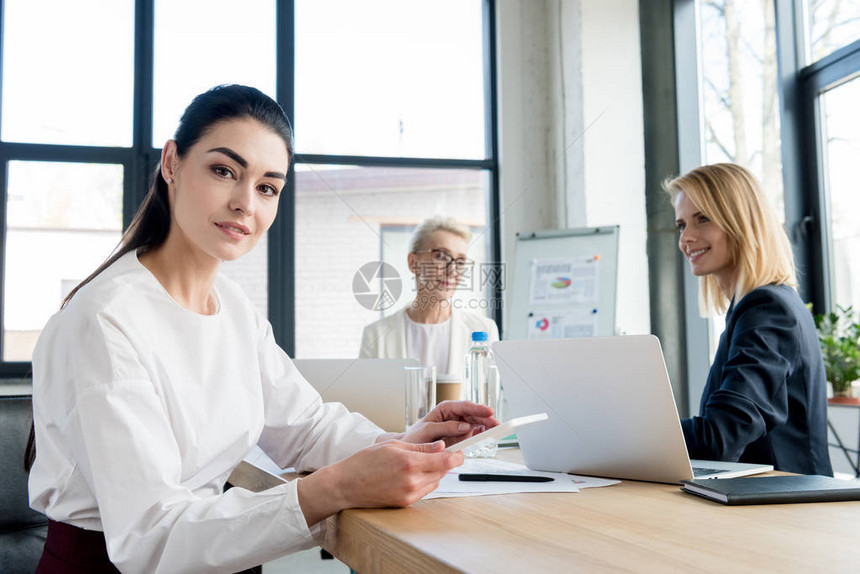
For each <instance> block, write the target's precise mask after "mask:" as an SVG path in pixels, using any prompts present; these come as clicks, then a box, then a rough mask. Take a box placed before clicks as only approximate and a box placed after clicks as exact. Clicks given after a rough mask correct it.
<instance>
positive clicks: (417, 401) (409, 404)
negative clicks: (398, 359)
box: [405, 367, 436, 430]
mask: <svg viewBox="0 0 860 574" xmlns="http://www.w3.org/2000/svg"><path fill="white" fill-rule="evenodd" d="M405 370H406V429H407V430H408V429H409V427H411V426H412V425H414V424H415V423H417V422H418V421H420V420H421V419H423V418H424V417H425V416H426V415H427V413H429V412H430V411H431V410H432V409H433V407H435V406H436V367H405Z"/></svg>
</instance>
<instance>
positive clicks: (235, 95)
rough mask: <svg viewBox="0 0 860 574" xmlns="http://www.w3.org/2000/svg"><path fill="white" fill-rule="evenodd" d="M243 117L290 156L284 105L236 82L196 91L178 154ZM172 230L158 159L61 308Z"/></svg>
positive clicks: (29, 455)
mask: <svg viewBox="0 0 860 574" xmlns="http://www.w3.org/2000/svg"><path fill="white" fill-rule="evenodd" d="M241 119H252V120H256V121H258V122H260V123H261V124H263V125H264V126H266V127H267V128H268V129H270V130H271V131H272V132H273V133H275V134H277V135H278V136H280V137H281V139H282V140H283V141H284V144H285V145H286V146H287V155H288V156H289V158H290V161H292V159H293V130H292V127H290V120H289V119H288V118H287V115H286V114H285V113H284V110H283V109H282V108H281V106H280V105H278V103H277V102H276V101H275V100H273V99H272V98H270V97H269V96H267V95H266V94H264V93H263V92H261V91H260V90H258V89H256V88H251V87H248V86H240V85H236V84H228V85H222V86H216V87H214V88H212V89H210V90H208V91H206V92H204V93H202V94H200V95H199V96H197V97H195V98H194V99H193V100H192V101H191V104H189V105H188V107H187V108H185V112H183V114H182V118H181V119H180V120H179V127H178V128H176V133H175V134H174V136H173V139H174V140H175V141H176V153H177V155H178V156H179V157H180V158H182V157H183V156H184V155H185V154H186V153H187V152H188V150H189V149H190V148H191V147H192V146H193V145H194V144H195V143H197V142H198V141H199V140H200V138H202V137H203V136H205V135H206V134H208V133H209V132H210V131H211V130H212V129H214V128H215V126H217V125H218V124H220V123H222V122H227V121H230V120H241ZM286 167H289V166H286ZM169 231H170V203H169V201H168V196H167V182H166V181H164V177H163V176H162V175H161V165H159V166H157V167H156V168H155V171H153V173H152V175H151V176H150V183H149V191H148V192H147V194H146V197H144V199H143V203H141V205H140V208H139V209H138V210H137V213H136V214H135V215H134V218H133V219H132V220H131V224H130V225H129V226H128V229H126V230H125V232H124V233H123V234H122V238H121V239H120V242H119V247H118V248H117V250H116V251H115V252H114V253H113V255H111V256H110V257H109V258H108V259H107V260H106V261H105V262H104V263H102V264H101V265H99V267H98V268H97V269H96V270H95V271H93V272H92V273H91V274H90V275H89V277H87V278H86V279H84V280H83V281H81V282H80V283H78V285H77V286H75V288H74V289H72V290H71V291H70V292H69V294H68V295H67V296H66V298H65V299H63V303H62V305H61V306H60V308H63V307H65V306H66V305H67V304H68V303H69V301H71V300H72V297H74V296H75V294H76V293H77V292H78V291H79V290H80V289H81V288H82V287H84V286H85V285H86V284H87V283H89V282H90V281H92V280H93V279H95V278H96V277H98V275H99V274H100V273H101V272H102V271H104V270H105V269H107V268H108V267H110V266H111V265H113V264H114V263H115V262H116V261H117V260H118V259H119V258H120V257H122V256H123V255H125V254H126V253H128V252H129V251H133V250H135V251H137V252H139V253H144V252H146V251H148V250H150V249H155V248H156V247H159V246H160V245H161V244H163V243H164V241H165V240H166V239H167V234H168V232H169ZM35 459H36V435H35V428H34V426H32V425H31V427H30V437H29V439H28V440H27V449H26V452H25V453H24V468H25V469H26V470H27V471H28V472H29V471H30V468H32V466H33V461H35Z"/></svg>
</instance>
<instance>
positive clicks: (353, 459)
mask: <svg viewBox="0 0 860 574" xmlns="http://www.w3.org/2000/svg"><path fill="white" fill-rule="evenodd" d="M291 157H292V134H291V130H290V127H289V122H288V120H287V118H286V116H284V114H283V111H282V110H281V108H280V107H279V106H278V104H277V103H275V102H274V101H273V100H271V99H270V98H269V97H268V96H265V95H264V94H262V93H261V92H259V91H258V90H255V89H253V88H248V87H245V86H221V87H218V88H213V89H212V90H210V91H208V92H206V93H204V94H201V95H200V96H198V97H197V98H195V99H194V101H193V102H192V103H191V105H189V107H188V108H187V109H186V111H185V113H184V115H183V116H182V119H181V122H180V125H179V128H178V129H177V131H176V135H175V136H174V139H172V140H170V141H168V142H167V143H166V144H165V146H164V149H163V151H162V155H161V163H160V165H159V168H158V170H157V171H156V173H155V174H154V177H153V184H152V187H151V189H150V192H149V194H148V195H147V197H146V198H145V200H144V202H143V205H142V206H141V208H140V210H139V211H138V214H137V215H136V216H135V219H134V221H133V222H132V224H131V225H130V227H129V229H128V230H127V231H126V233H125V235H124V236H123V240H122V242H121V245H120V248H119V250H118V251H117V253H116V254H114V255H113V256H112V257H111V258H110V259H108V261H106V262H105V264H104V265H102V266H101V267H100V268H99V269H97V270H96V271H95V272H94V273H93V275H91V276H90V277H89V278H87V279H86V280H84V281H83V282H82V283H81V285H79V286H78V287H77V288H76V289H75V290H74V291H73V292H72V293H71V294H70V295H69V297H68V298H67V300H66V301H65V302H64V305H63V308H62V310H61V311H60V312H58V313H57V314H56V315H55V316H54V317H53V318H52V319H51V320H50V321H49V323H48V325H47V326H46V327H45V329H44V331H43V333H42V336H41V337H40V339H39V342H38V345H37V347H36V350H35V351H34V355H33V405H34V427H35V447H36V452H35V460H34V461H33V466H32V470H31V474H30V501H31V505H32V507H33V508H35V509H37V510H40V511H42V512H44V513H45V514H47V516H48V517H49V518H50V523H49V530H48V540H47V542H46V545H45V551H44V553H43V556H42V560H41V562H40V565H39V570H38V572H51V573H67V572H84V571H86V572H117V571H118V570H119V571H123V572H141V573H143V572H146V573H152V572H195V573H201V572H236V571H240V570H243V569H247V568H249V567H251V566H253V565H254V564H259V563H261V562H266V561H269V560H272V559H274V558H276V557H278V556H282V555H285V554H288V553H290V552H294V551H296V550H300V549H304V548H308V547H312V546H314V545H316V544H317V543H318V542H319V540H320V538H319V536H320V534H321V531H322V528H323V526H324V519H325V518H326V517H327V516H330V515H332V514H334V513H336V512H338V511H340V510H341V509H344V508H350V507H372V506H406V505H409V504H411V503H412V502H414V501H416V500H418V499H420V498H421V497H422V496H424V495H425V494H427V493H428V492H430V491H432V490H433V489H434V488H435V487H436V486H437V484H438V481H439V480H440V478H441V477H442V476H444V474H445V473H446V472H447V471H448V470H450V469H451V468H453V467H455V466H457V465H459V464H461V463H462V461H463V458H462V454H460V453H456V454H455V453H447V452H444V451H443V449H444V445H445V443H446V442H448V443H451V442H456V441H458V440H462V438H464V437H466V436H470V435H471V434H472V433H474V432H475V431H477V430H480V429H481V428H482V427H489V426H493V425H495V424H497V421H496V420H495V419H493V418H492V413H491V411H490V410H489V409H487V408H484V407H480V406H478V405H474V404H472V403H465V402H456V403H446V404H445V405H440V407H439V408H437V409H435V410H434V411H432V412H431V413H430V414H429V415H428V416H427V417H426V418H425V420H424V422H423V423H422V424H420V425H416V427H413V428H412V429H410V431H409V433H407V434H406V435H389V434H384V433H383V431H382V430H381V429H379V428H378V427H376V426H375V425H373V424H372V423H371V422H369V421H368V420H367V419H365V418H364V417H362V416H361V415H358V414H354V413H349V412H347V411H346V410H345V409H344V408H343V407H342V406H341V405H339V404H325V403H323V402H322V400H321V399H320V396H319V395H318V394H317V393H316V391H314V389H313V388H312V387H311V386H310V385H309V384H308V383H307V382H306V381H305V380H304V379H303V378H302V376H301V375H300V374H299V373H298V372H297V371H296V369H295V367H294V366H293V364H292V362H291V361H290V359H289V357H287V355H286V354H285V353H284V352H283V351H282V350H281V349H280V348H279V347H278V345H277V344H276V343H275V340H274V337H273V336H272V330H271V326H270V325H269V323H268V321H266V319H265V317H263V316H262V315H261V314H260V313H259V312H258V311H256V309H255V308H254V306H253V305H252V304H251V303H250V301H249V300H248V299H247V297H246V296H245V295H244V294H243V293H242V291H241V290H240V289H239V288H238V287H237V286H236V285H235V284H233V283H232V282H231V281H229V280H228V279H226V278H225V277H223V276H221V275H220V274H219V273H218V270H219V266H220V263H221V261H222V260H233V259H236V258H237V257H240V256H242V255H244V254H245V253H247V252H248V251H250V250H251V248H252V247H253V246H254V245H255V244H256V243H257V241H258V240H259V239H260V237H262V236H263V235H264V234H265V232H266V230H267V229H268V228H269V226H270V225H271V224H272V222H273V221H274V218H275V214H276V212H277V206H278V195H279V193H280V191H281V189H282V188H283V187H284V184H285V182H286V173H287V169H288V166H289V162H290V159H291ZM440 439H442V440H440ZM257 444H259V445H260V446H261V447H262V449H263V450H264V451H265V452H266V453H267V454H268V455H269V456H270V457H271V458H272V459H273V460H274V461H276V462H277V463H278V464H280V465H281V466H282V467H285V468H286V467H295V468H296V469H297V470H300V471H304V470H310V471H316V472H313V473H312V474H310V475H308V476H307V477H305V478H302V479H300V480H296V481H293V482H289V483H286V484H284V485H281V486H278V487H275V488H272V489H270V490H267V491H264V492H260V493H251V492H249V491H247V490H244V489H241V488H233V489H230V490H228V491H226V492H223V487H224V484H225V481H226V479H227V477H228V475H229V474H230V472H231V470H232V469H233V468H234V467H235V466H236V465H237V464H238V463H239V462H240V461H241V460H242V458H243V457H244V456H245V455H246V454H247V453H248V452H249V451H250V449H251V448H252V447H253V446H254V445H257Z"/></svg>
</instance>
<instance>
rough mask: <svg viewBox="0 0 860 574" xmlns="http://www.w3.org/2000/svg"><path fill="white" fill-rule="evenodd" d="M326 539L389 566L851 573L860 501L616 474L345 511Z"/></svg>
mask: <svg viewBox="0 0 860 574" xmlns="http://www.w3.org/2000/svg"><path fill="white" fill-rule="evenodd" d="M324 546H325V548H326V550H328V551H329V552H331V553H332V554H333V555H335V556H336V557H337V558H338V559H339V560H341V561H342V562H345V563H346V564H348V565H349V566H350V567H351V568H353V569H354V570H356V571H357V572H359V573H361V574H368V573H376V572H381V573H388V572H417V573H420V572H427V573H430V572H433V573H436V572H476V573H477V572H524V573H533V572H618V571H632V572H685V573H687V574H689V572H699V571H711V572H721V573H729V572H731V573H734V572H828V573H830V572H860V502H839V503H835V502H834V503H805V504H780V505H762V506H737V507H734V506H724V505H721V504H718V503H716V502H711V501H708V500H705V499H700V498H698V497H695V496H692V495H689V494H685V493H683V492H681V491H680V489H679V488H678V486H673V485H664V484H651V483H644V482H635V481H623V482H622V483H621V484H618V485H615V486H609V487H603V488H592V489H584V490H582V491H581V492H579V493H578V494H549V493H544V494H509V495H502V496H481V497H472V498H448V499H435V500H427V501H420V502H418V503H416V504H414V505H413V506H411V507H410V508H404V509H370V510H347V511H344V512H341V513H340V514H338V515H336V516H333V517H330V518H329V519H328V530H327V534H326V540H325V545H324Z"/></svg>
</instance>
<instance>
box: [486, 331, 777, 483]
mask: <svg viewBox="0 0 860 574" xmlns="http://www.w3.org/2000/svg"><path fill="white" fill-rule="evenodd" d="M492 348H493V352H494V353H495V355H496V362H497V364H498V366H499V373H500V375H501V382H502V388H503V392H504V394H505V397H506V400H507V405H508V411H509V412H508V415H509V416H510V417H518V416H523V415H528V414H531V413H539V412H544V411H546V412H547V413H548V414H549V420H548V421H546V422H542V423H540V424H535V425H530V426H528V427H525V428H523V429H521V430H520V431H518V432H517V436H518V437H519V443H520V448H521V449H522V455H523V461H524V462H525V464H526V465H527V466H528V467H529V468H531V469H534V470H546V471H554V472H571V473H574V474H582V475H587V476H605V477H611V478H627V479H631V480H644V481H650V482H666V483H677V482H679V481H681V480H686V479H690V478H693V477H694V476H695V478H717V477H721V478H722V477H724V478H729V477H735V476H745V475H748V474H756V473H760V472H766V471H768V470H773V467H772V466H768V465H753V464H743V463H729V462H717V461H696V460H694V461H691V460H690V458H689V456H688V454H687V446H686V444H685V442H684V435H683V432H682V430H681V422H680V419H679V418H678V411H677V409H676V407H675V399H674V397H673V396H672V387H671V385H670V383H669V376H668V373H667V371H666V364H665V362H664V360H663V351H662V349H661V347H660V341H659V340H658V339H657V337H655V336H653V335H624V336H619V337H591V338H583V339H549V340H531V341H502V342H498V343H493V346H492ZM693 467H697V468H700V469H702V470H701V471H700V472H697V473H696V474H694V472H693Z"/></svg>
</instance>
